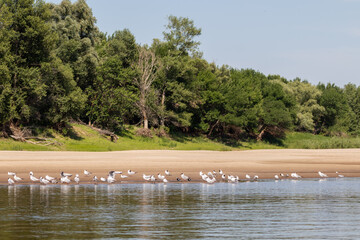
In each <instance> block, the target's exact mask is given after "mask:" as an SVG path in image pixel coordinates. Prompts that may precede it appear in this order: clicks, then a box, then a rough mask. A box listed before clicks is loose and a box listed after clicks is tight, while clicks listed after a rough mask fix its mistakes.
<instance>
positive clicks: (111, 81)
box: [87, 29, 137, 131]
mask: <svg viewBox="0 0 360 240" xmlns="http://www.w3.org/2000/svg"><path fill="white" fill-rule="evenodd" d="M98 51H99V55H100V58H101V64H100V65H99V67H98V69H97V74H98V76H97V78H96V80H95V83H94V85H93V86H92V88H91V91H89V102H90V106H89V108H88V111H87V116H88V118H89V123H90V124H93V125H96V126H99V127H103V128H107V129H110V130H117V131H119V130H121V129H122V126H123V123H124V121H126V118H130V117H131V116H133V114H134V111H135V109H134V105H135V102H136V101H137V89H136V87H135V85H134V84H133V78H134V77H135V71H134V69H133V68H132V65H133V63H134V62H135V60H136V54H137V52H136V51H137V50H136V42H135V38H134V36H133V35H132V34H131V32H130V31H129V30H127V29H125V30H123V31H116V32H115V33H114V34H113V35H112V36H110V37H109V38H108V39H107V40H105V41H104V44H103V46H102V47H101V48H99V49H98Z"/></svg>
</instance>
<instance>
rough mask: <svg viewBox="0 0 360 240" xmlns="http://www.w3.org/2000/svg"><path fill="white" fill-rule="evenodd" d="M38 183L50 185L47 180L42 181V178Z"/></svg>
mask: <svg viewBox="0 0 360 240" xmlns="http://www.w3.org/2000/svg"><path fill="white" fill-rule="evenodd" d="M40 183H42V184H45V185H46V184H49V183H50V181H48V180H47V179H44V178H42V177H40Z"/></svg>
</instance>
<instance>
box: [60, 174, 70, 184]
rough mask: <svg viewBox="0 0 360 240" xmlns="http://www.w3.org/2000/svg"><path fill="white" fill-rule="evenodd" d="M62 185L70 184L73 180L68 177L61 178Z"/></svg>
mask: <svg viewBox="0 0 360 240" xmlns="http://www.w3.org/2000/svg"><path fill="white" fill-rule="evenodd" d="M60 182H61V183H70V182H71V180H70V179H69V178H68V176H64V177H61V179H60Z"/></svg>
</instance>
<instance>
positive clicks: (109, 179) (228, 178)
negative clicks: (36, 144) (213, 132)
mask: <svg viewBox="0 0 360 240" xmlns="http://www.w3.org/2000/svg"><path fill="white" fill-rule="evenodd" d="M136 173H137V172H135V171H132V170H128V171H127V175H125V174H123V172H122V171H110V172H109V174H108V175H107V176H106V177H100V178H98V177H97V176H93V177H92V182H94V183H98V182H104V183H115V182H116V181H117V180H116V175H120V178H121V179H125V178H128V177H131V176H133V175H135V174H136ZM164 173H165V174H164V175H163V174H160V173H158V174H157V176H155V175H147V174H145V173H144V174H143V179H144V180H145V181H146V182H152V183H155V182H163V183H167V182H169V181H168V179H167V177H169V176H171V174H170V172H169V170H165V172H164ZM318 174H319V176H320V178H327V177H328V175H327V174H325V173H323V172H320V171H319V172H318ZM336 174H337V177H339V178H343V177H344V175H342V174H339V173H338V172H336ZM8 175H9V176H12V178H11V177H9V178H8V184H9V185H13V184H15V183H21V182H22V181H24V179H23V178H21V177H19V176H17V175H16V173H15V172H8ZM91 175H93V174H92V173H91V172H90V171H87V170H84V176H85V177H90V176H91ZM199 175H200V177H201V179H202V180H203V181H204V182H206V183H215V182H218V181H220V182H229V183H236V182H239V181H257V180H258V179H259V176H258V175H254V176H252V177H251V176H250V175H248V174H246V175H245V179H240V177H239V176H235V175H231V174H230V175H226V174H225V173H224V172H223V171H222V170H219V171H215V170H214V171H210V172H208V173H203V172H202V171H200V172H199ZM29 176H30V180H31V182H34V183H36V182H39V183H40V184H44V185H47V184H57V183H61V184H69V183H71V182H75V183H77V184H79V183H80V176H79V174H76V175H75V177H74V178H73V179H71V177H72V174H70V173H65V172H61V173H60V178H56V177H51V176H49V175H46V176H45V177H39V178H37V177H35V176H34V173H33V172H30V173H29ZM286 178H288V179H299V178H302V177H301V176H300V175H299V174H297V173H295V172H294V173H290V174H284V173H280V174H276V175H274V179H275V180H280V179H286ZM176 181H178V182H181V181H187V182H190V181H191V178H190V177H189V176H187V175H185V174H184V173H181V174H180V176H179V177H177V178H176Z"/></svg>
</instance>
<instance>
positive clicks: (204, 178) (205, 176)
mask: <svg viewBox="0 0 360 240" xmlns="http://www.w3.org/2000/svg"><path fill="white" fill-rule="evenodd" d="M208 178H209V177H208V176H207V175H206V174H203V175H201V179H202V180H204V181H206V179H208Z"/></svg>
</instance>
